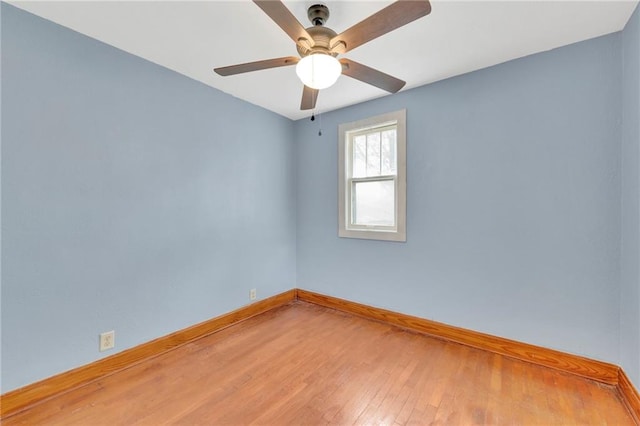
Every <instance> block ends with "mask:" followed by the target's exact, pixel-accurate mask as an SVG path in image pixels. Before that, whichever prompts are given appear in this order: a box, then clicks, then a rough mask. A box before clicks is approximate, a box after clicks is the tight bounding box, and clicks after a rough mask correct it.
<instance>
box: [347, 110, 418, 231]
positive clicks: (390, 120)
mask: <svg viewBox="0 0 640 426" xmlns="http://www.w3.org/2000/svg"><path fill="white" fill-rule="evenodd" d="M338 131H339V138H340V142H339V145H340V151H339V155H338V159H339V162H340V164H339V176H338V177H339V191H338V193H339V200H338V206H339V215H340V216H339V218H338V224H339V230H338V235H339V236H341V237H348V238H365V239H372V240H387V241H406V204H407V203H406V186H407V185H406V182H407V174H406V163H407V162H406V111H405V110H401V111H396V112H391V113H388V114H384V115H380V116H377V117H372V118H368V119H365V120H360V121H355V122H353V123H346V124H341V125H340V126H339V127H338Z"/></svg>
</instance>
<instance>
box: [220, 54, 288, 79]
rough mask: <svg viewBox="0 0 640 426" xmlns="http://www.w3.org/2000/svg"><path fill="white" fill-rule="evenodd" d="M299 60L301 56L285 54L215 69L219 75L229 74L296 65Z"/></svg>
mask: <svg viewBox="0 0 640 426" xmlns="http://www.w3.org/2000/svg"><path fill="white" fill-rule="evenodd" d="M299 60H300V58H298V57H296V56H285V57H284V58H275V59H266V60H264V61H256V62H247V63H246V64H238V65H230V66H228V67H220V68H215V69H214V71H215V72H216V73H217V74H219V75H222V76H228V75H235V74H242V73H245V72H251V71H258V70H266V69H268V68H278V67H286V66H288V65H295V64H297V63H298V61H299Z"/></svg>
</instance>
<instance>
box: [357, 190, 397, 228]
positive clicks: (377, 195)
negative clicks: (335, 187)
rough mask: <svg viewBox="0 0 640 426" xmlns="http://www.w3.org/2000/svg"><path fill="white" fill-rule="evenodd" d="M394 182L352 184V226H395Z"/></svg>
mask: <svg viewBox="0 0 640 426" xmlns="http://www.w3.org/2000/svg"><path fill="white" fill-rule="evenodd" d="M394 187H395V185H394V181H392V180H383V181H378V182H353V187H352V189H353V193H352V195H353V211H352V220H353V224H354V225H382V226H394V225H395V194H394Z"/></svg>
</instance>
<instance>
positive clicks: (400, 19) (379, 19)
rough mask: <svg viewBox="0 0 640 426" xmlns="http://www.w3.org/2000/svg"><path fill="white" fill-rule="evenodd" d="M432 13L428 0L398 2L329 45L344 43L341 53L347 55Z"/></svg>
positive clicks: (347, 31)
mask: <svg viewBox="0 0 640 426" xmlns="http://www.w3.org/2000/svg"><path fill="white" fill-rule="evenodd" d="M430 12H431V4H430V3H429V1H428V0H419V1H417V0H398V1H396V2H394V3H391V4H390V5H389V6H387V7H385V8H384V9H382V10H380V11H379V12H377V13H374V14H373V15H371V16H369V17H368V18H366V19H365V20H363V21H360V22H358V23H357V24H355V25H354V26H352V27H350V28H348V29H347V30H345V31H343V32H342V33H340V34H338V35H337V36H335V37H333V38H332V39H331V42H330V43H329V45H330V46H332V47H333V46H339V45H340V42H343V43H344V45H345V46H341V48H340V53H345V52H348V51H349V50H352V49H355V48H356V47H358V46H360V45H363V44H365V43H367V42H369V41H371V40H373V39H374V38H377V37H380V36H381V35H383V34H386V33H388V32H390V31H393V30H395V29H396V28H400V27H401V26H403V25H406V24H408V23H409V22H412V21H415V20H416V19H418V18H421V17H423V16H426V15H428V14H429V13H430Z"/></svg>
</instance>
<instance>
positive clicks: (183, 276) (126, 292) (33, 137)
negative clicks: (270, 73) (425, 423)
mask: <svg viewBox="0 0 640 426" xmlns="http://www.w3.org/2000/svg"><path fill="white" fill-rule="evenodd" d="M2 89H3V90H2V104H3V106H4V108H3V110H2V114H3V115H2V266H3V268H2V378H3V386H4V389H3V390H10V389H13V388H16V387H18V386H21V385H25V384H28V383H30V382H33V381H36V380H38V379H42V378H45V377H48V376H51V375H53V374H56V373H60V372H62V371H65V370H68V369H70V368H73V367H77V366H79V365H82V364H85V363H88V362H91V361H94V360H95V359H97V358H99V357H101V356H106V355H109V354H111V353H113V351H111V352H104V353H99V352H98V333H100V332H102V331H108V330H115V331H116V348H117V350H122V349H125V348H128V347H131V346H134V345H137V344H140V343H143V342H145V341H148V340H151V339H153V338H156V337H159V336H163V335H165V334H168V333H170V332H173V331H175V330H178V329H182V328H184V327H187V326H190V325H193V324H195V323H198V322H200V321H204V320H207V319H210V318H212V317H215V316H217V315H220V314H222V313H225V312H228V311H230V310H233V309H236V308H238V307H240V306H242V305H244V304H247V303H249V290H250V289H251V288H257V289H258V296H259V297H260V298H262V297H267V296H271V295H273V294H277V293H280V292H283V291H286V290H289V289H291V288H293V287H295V284H296V283H295V262H296V253H295V221H296V218H295V195H296V194H295V184H294V182H295V163H294V161H295V158H294V152H295V150H294V148H293V129H292V123H291V121H290V120H288V119H285V118H283V117H281V116H278V115H276V114H273V113H271V112H268V111H266V110H263V109H260V108H258V107H255V106H253V105H250V104H248V103H246V102H243V101H240V100H238V99H235V98H233V97H231V96H228V95H225V94H223V93H221V92H219V91H217V90H214V89H212V88H210V87H207V86H205V85H203V84H200V83H198V82H195V81H193V80H190V79H188V78H185V77H184V76H181V75H178V74H176V73H174V72H172V71H169V70H167V69H164V68H162V67H158V66H157V65H154V64H151V63H149V62H147V61H145V60H142V59H140V58H137V57H135V56H133V55H129V54H126V53H124V52H122V51H119V50H117V49H114V48H112V47H110V46H107V45H105V44H102V43H100V42H97V41H95V40H93V39H90V38H88V37H86V36H83V35H80V34H78V33H75V32H73V31H70V30H68V29H65V28H63V27H60V26H58V25H55V24H53V23H51V22H48V21H45V20H42V19H40V18H37V17H35V16H33V15H30V14H28V13H25V12H23V11H20V10H19V9H16V8H14V7H12V6H9V5H7V4H5V3H3V4H2Z"/></svg>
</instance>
